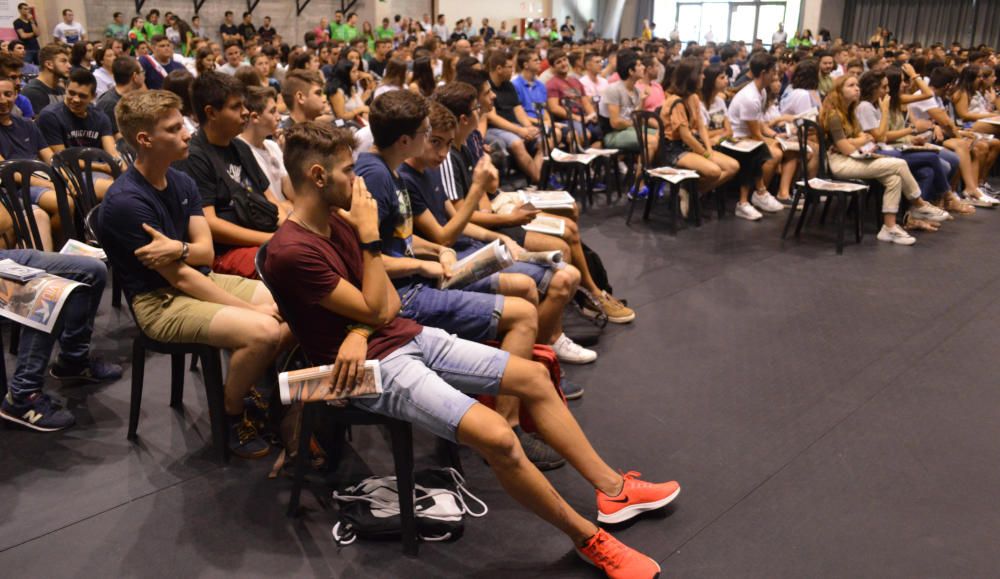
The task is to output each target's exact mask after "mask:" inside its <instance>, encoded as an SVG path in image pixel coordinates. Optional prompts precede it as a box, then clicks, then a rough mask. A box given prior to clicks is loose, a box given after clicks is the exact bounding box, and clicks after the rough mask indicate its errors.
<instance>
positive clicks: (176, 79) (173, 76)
mask: <svg viewBox="0 0 1000 579" xmlns="http://www.w3.org/2000/svg"><path fill="white" fill-rule="evenodd" d="M193 82H194V76H193V75H192V74H191V73H190V72H188V70H187V69H186V68H179V69H177V70H172V71H170V74H168V75H167V77H166V78H164V79H163V90H166V91H170V92H172V93H174V94H175V95H177V96H179V97H180V98H181V114H182V115H184V116H186V117H189V116H191V114H192V112H193V106H192V105H191V85H192V83H193Z"/></svg>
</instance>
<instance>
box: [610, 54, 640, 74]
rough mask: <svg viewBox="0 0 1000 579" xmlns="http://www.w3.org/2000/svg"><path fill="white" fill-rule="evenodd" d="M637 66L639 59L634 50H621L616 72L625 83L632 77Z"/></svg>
mask: <svg viewBox="0 0 1000 579" xmlns="http://www.w3.org/2000/svg"><path fill="white" fill-rule="evenodd" d="M637 64H639V57H638V56H637V55H636V53H635V51H634V50H630V49H625V50H619V51H618V56H617V63H616V66H615V72H617V73H618V77H619V78H621V79H622V81H625V80H627V79H628V77H629V76H631V75H632V69H634V68H635V67H636V65H637Z"/></svg>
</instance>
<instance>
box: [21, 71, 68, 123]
mask: <svg viewBox="0 0 1000 579" xmlns="http://www.w3.org/2000/svg"><path fill="white" fill-rule="evenodd" d="M21 94H23V95H24V96H26V97H28V100H29V101H31V108H32V109H34V110H35V114H36V115H37V114H38V113H39V112H40V111H41V110H42V109H44V108H45V107H47V106H49V105H51V104H55V103H61V102H62V100H63V95H64V94H66V91H65V90H63V88H62V87H61V86H56V88H49V87H48V86H47V85H46V84H45V83H44V82H42V81H41V79H37V78H33V79H31V80H30V81H29V82H28V84H26V85H24V88H23V89H21Z"/></svg>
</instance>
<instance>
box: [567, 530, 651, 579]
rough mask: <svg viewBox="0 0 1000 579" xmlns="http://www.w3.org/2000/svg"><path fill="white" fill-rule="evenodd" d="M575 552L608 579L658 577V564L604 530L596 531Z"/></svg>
mask: <svg viewBox="0 0 1000 579" xmlns="http://www.w3.org/2000/svg"><path fill="white" fill-rule="evenodd" d="M576 552H577V553H578V554H579V555H580V557H582V558H583V559H584V560H585V561H587V562H588V563H590V564H591V565H593V566H595V567H597V568H598V569H600V570H601V571H604V574H605V575H607V576H608V577H609V578H610V579H655V578H656V577H659V576H660V565H659V563H657V562H656V561H654V560H652V559H650V558H649V557H647V556H645V555H643V554H642V553H640V552H639V551H636V550H635V549H633V548H631V547H628V546H627V545H625V544H624V543H622V542H620V541H619V540H618V539H616V538H614V537H612V536H611V535H610V534H609V533H608V532H607V531H605V530H604V529H598V530H597V534H596V535H594V536H593V537H591V538H590V539H589V540H588V541H587V544H585V545H584V546H583V547H579V548H577V550H576Z"/></svg>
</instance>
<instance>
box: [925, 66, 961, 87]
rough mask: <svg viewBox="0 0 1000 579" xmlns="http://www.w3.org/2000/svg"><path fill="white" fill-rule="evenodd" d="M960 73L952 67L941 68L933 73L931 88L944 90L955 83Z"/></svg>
mask: <svg viewBox="0 0 1000 579" xmlns="http://www.w3.org/2000/svg"><path fill="white" fill-rule="evenodd" d="M956 78H958V73H957V72H955V69H953V68H951V67H950V66H939V67H937V68H935V69H934V70H932V71H931V82H930V85H931V88H944V87H946V86H948V85H949V84H950V83H952V82H955V79H956Z"/></svg>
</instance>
